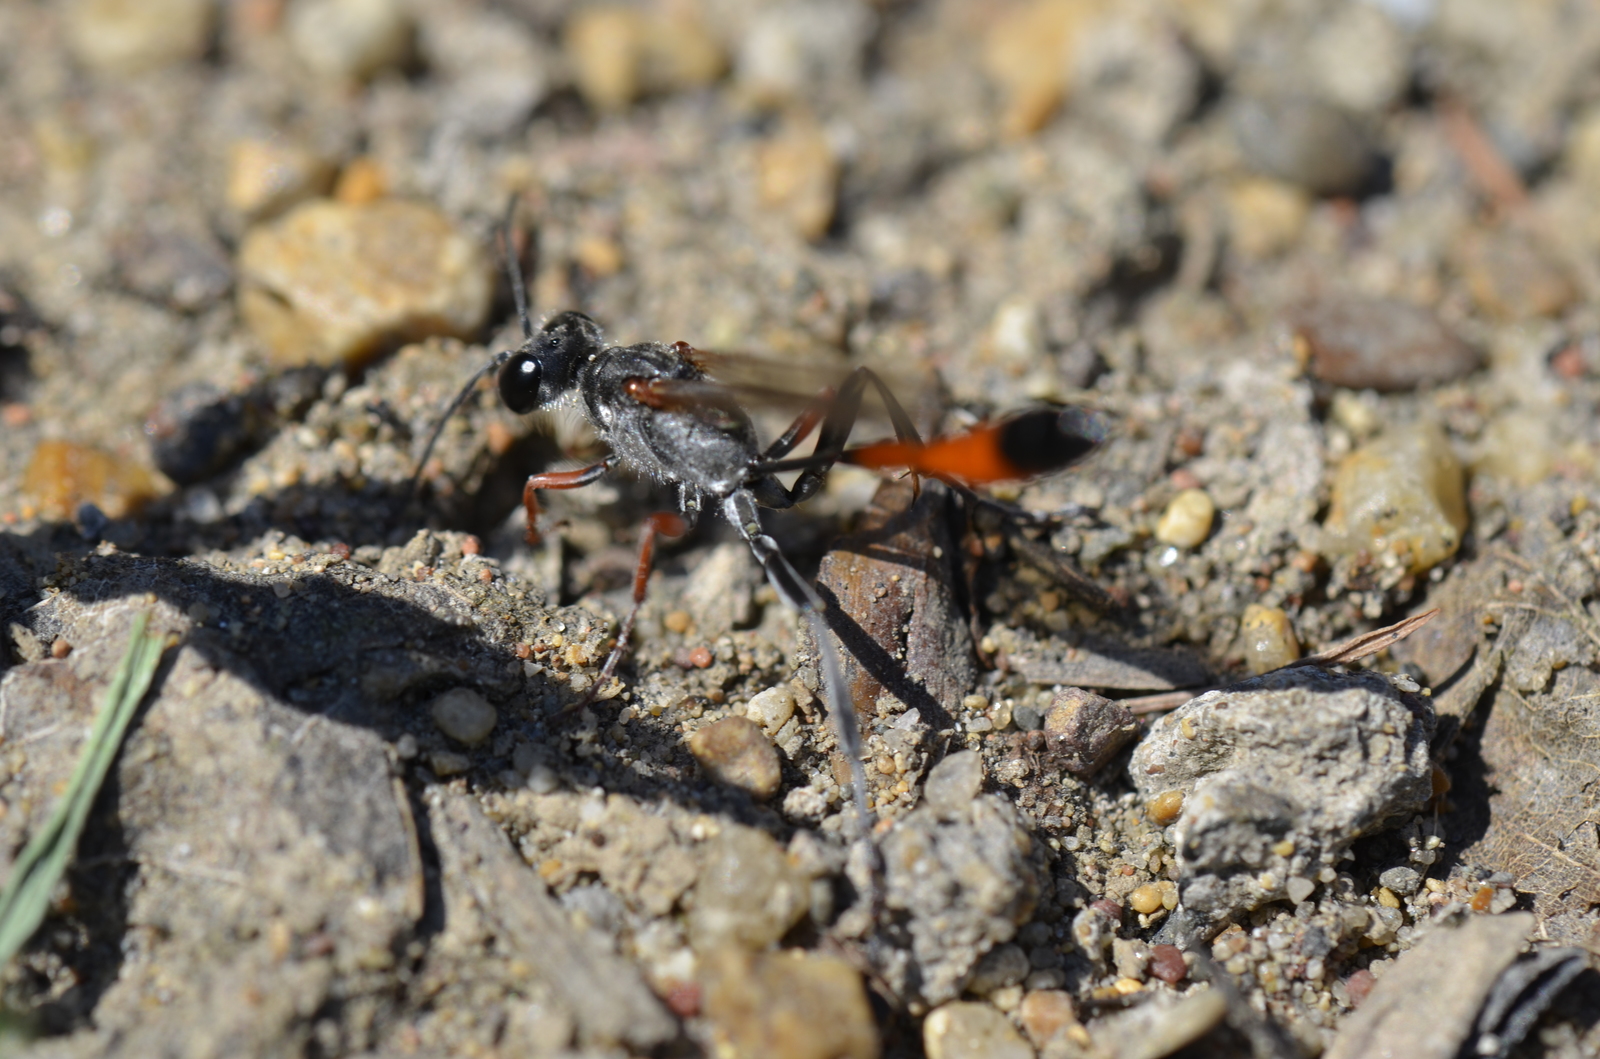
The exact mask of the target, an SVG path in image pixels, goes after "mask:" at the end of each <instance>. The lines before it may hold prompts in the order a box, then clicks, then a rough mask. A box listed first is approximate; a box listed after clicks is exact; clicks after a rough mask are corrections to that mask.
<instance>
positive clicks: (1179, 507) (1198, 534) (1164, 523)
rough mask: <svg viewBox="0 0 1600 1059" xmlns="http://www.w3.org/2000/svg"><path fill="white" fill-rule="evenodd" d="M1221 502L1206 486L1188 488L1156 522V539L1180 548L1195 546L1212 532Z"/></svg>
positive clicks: (1173, 500)
mask: <svg viewBox="0 0 1600 1059" xmlns="http://www.w3.org/2000/svg"><path fill="white" fill-rule="evenodd" d="M1216 514H1217V505H1216V502H1215V501H1213V500H1212V499H1211V495H1210V494H1209V493H1207V492H1206V491H1205V490H1204V489H1184V490H1182V491H1181V492H1179V493H1178V495H1177V496H1175V497H1173V498H1172V500H1171V501H1170V502H1168V504H1167V508H1166V510H1165V511H1163V512H1162V513H1161V518H1160V520H1159V521H1157V522H1156V540H1158V541H1160V542H1161V543H1162V544H1175V545H1177V546H1178V547H1179V548H1195V547H1198V546H1199V545H1201V544H1203V543H1205V539H1206V538H1207V537H1209V536H1211V521H1212V519H1213V518H1215V517H1216Z"/></svg>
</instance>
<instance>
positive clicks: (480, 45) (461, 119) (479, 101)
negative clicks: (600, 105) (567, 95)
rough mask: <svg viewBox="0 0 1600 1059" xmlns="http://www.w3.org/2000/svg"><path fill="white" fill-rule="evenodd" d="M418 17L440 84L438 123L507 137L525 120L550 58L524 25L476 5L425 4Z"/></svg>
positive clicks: (426, 55) (542, 88) (540, 93)
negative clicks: (455, 124)
mask: <svg viewBox="0 0 1600 1059" xmlns="http://www.w3.org/2000/svg"><path fill="white" fill-rule="evenodd" d="M430 8H431V10H430ZM418 16H419V18H420V19H421V21H422V25H421V27H420V28H421V32H420V39H419V41H418V43H419V45H420V47H421V50H422V55H423V59H424V61H425V62H426V63H427V65H428V72H429V74H430V75H432V76H433V77H435V78H438V79H440V80H441V81H443V82H444V85H443V89H444V90H443V93H442V96H443V98H442V99H441V100H440V120H441V121H442V122H453V123H459V124H460V125H461V126H462V127H464V128H466V129H470V130H471V131H473V132H475V133H478V134H480V135H483V136H506V135H509V134H510V133H511V132H512V130H514V129H515V128H516V127H517V126H518V125H520V124H521V123H522V122H524V121H526V120H527V118H528V115H529V114H531V113H532V112H533V109H534V107H536V106H538V104H539V102H540V100H542V99H543V98H544V96H545V92H546V91H547V89H548V87H549V82H550V79H551V78H550V67H551V56H550V55H549V52H548V49H547V48H546V46H545V45H544V43H543V41H541V40H540V38H539V37H538V35H536V34H535V33H534V32H533V30H532V28H531V27H530V26H529V25H528V24H527V22H525V21H524V20H523V19H520V18H517V17H515V16H513V15H512V14H511V13H510V12H506V11H499V10H495V9H493V8H484V7H478V6H476V5H473V6H464V7H458V8H448V7H445V6H444V5H426V6H424V7H423V8H422V9H420V10H419V12H418Z"/></svg>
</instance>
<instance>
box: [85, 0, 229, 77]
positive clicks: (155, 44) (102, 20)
mask: <svg viewBox="0 0 1600 1059" xmlns="http://www.w3.org/2000/svg"><path fill="white" fill-rule="evenodd" d="M214 11H215V5H214V4H212V3H211V0H77V2H75V3H72V4H69V5H66V12H65V14H66V30H67V42H68V44H69V46H70V47H71V48H72V53H73V55H74V56H76V57H77V59H78V61H79V62H81V63H83V65H84V66H86V67H88V68H89V69H90V70H92V71H94V72H95V73H98V74H107V75H111V76H123V75H127V74H136V73H142V72H144V71H146V70H155V69H159V68H161V67H163V66H172V65H174V64H176V63H183V62H190V61H193V60H195V59H198V58H200V57H201V56H202V55H204V54H205V50H206V44H207V41H208V40H209V38H210V34H211V19H212V14H213V12H214Z"/></svg>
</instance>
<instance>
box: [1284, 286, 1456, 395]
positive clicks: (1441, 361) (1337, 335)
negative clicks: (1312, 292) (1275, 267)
mask: <svg viewBox="0 0 1600 1059" xmlns="http://www.w3.org/2000/svg"><path fill="white" fill-rule="evenodd" d="M1293 325H1294V331H1295V335H1296V337H1297V339H1298V340H1299V341H1300V343H1301V344H1302V353H1303V355H1304V356H1305V357H1306V358H1307V360H1308V361H1309V366H1310V370H1311V374H1312V375H1314V376H1316V377H1317V378H1319V379H1321V380H1322V381H1323V382H1330V383H1333V384H1334V385H1335V386H1344V387H1347V388H1349V389H1352V390H1380V391H1384V392H1389V393H1392V392H1397V391H1401V390H1413V389H1416V388H1417V387H1419V386H1430V385H1437V384H1438V383H1443V382H1450V381H1452V380H1455V379H1459V378H1461V377H1462V376H1464V375H1467V374H1468V373H1470V372H1472V371H1473V370H1475V369H1476V368H1477V367H1478V365H1479V363H1480V362H1481V360H1482V358H1481V357H1480V356H1479V355H1478V352H1477V350H1475V349H1473V348H1472V347H1471V346H1469V345H1467V344H1466V343H1465V342H1463V341H1461V340H1460V339H1459V338H1457V337H1456V336H1455V335H1453V334H1451V333H1450V332H1449V331H1447V330H1446V329H1445V327H1444V325H1443V324H1441V323H1440V322H1439V320H1438V318H1437V317H1435V316H1434V315H1433V314H1432V313H1430V312H1429V311H1428V310H1426V309H1423V308H1420V307H1418V306H1415V305H1411V304H1409V303H1407V302H1402V301H1395V300H1393V299H1389V298H1366V297H1359V296H1353V295H1344V296H1336V297H1330V298H1325V299H1322V300H1321V301H1318V302H1315V303H1313V304H1312V305H1310V306H1308V307H1307V308H1305V309H1302V310H1301V311H1300V312H1299V313H1297V314H1295V317H1294V320H1293Z"/></svg>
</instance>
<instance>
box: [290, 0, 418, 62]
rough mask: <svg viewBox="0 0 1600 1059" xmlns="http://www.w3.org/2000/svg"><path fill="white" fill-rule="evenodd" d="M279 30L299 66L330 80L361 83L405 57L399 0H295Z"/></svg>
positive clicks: (406, 19) (405, 21)
mask: <svg viewBox="0 0 1600 1059" xmlns="http://www.w3.org/2000/svg"><path fill="white" fill-rule="evenodd" d="M285 28H286V29H287V31H288V37H289V44H290V46H291V47H292V48H293V49H294V53H295V55H296V56H297V57H299V59H300V61H301V62H303V63H305V65H306V66H307V67H309V68H310V69H311V70H312V71H314V72H315V73H317V74H319V75H321V76H323V77H326V78H328V79H330V80H336V81H363V80H366V79H367V78H369V77H371V76H373V75H374V74H376V73H378V72H379V71H381V70H386V69H392V68H395V67H398V66H400V65H402V64H403V63H405V61H406V60H407V59H408V58H409V57H410V54H411V38H412V24H411V18H410V16H409V15H408V14H407V12H406V9H405V6H404V5H403V4H402V3H400V2H399V0H296V2H295V3H294V4H292V5H291V6H290V7H289V13H288V16H287V19H286V27H285Z"/></svg>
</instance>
